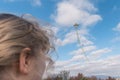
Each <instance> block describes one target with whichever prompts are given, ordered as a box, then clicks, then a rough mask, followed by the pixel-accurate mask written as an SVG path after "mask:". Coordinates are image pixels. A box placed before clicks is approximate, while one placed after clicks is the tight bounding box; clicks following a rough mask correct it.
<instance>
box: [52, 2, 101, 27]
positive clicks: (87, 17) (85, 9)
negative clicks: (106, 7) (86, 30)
mask: <svg viewBox="0 0 120 80" xmlns="http://www.w3.org/2000/svg"><path fill="white" fill-rule="evenodd" d="M96 11H97V9H96V8H95V7H94V5H93V4H91V3H90V2H89V0H63V1H62V2H60V3H58V5H57V10H56V13H55V14H54V15H53V18H54V20H55V21H56V23H58V24H60V25H63V26H72V25H73V24H75V23H79V24H81V25H82V26H85V27H86V26H90V25H92V24H95V23H97V22H98V21H100V20H102V18H101V16H100V15H97V14H95V12H96Z"/></svg>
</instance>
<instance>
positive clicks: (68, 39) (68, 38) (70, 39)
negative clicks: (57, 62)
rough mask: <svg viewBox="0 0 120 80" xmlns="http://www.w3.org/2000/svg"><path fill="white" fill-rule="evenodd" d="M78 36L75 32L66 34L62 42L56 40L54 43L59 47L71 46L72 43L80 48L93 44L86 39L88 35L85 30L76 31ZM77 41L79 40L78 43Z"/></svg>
mask: <svg viewBox="0 0 120 80" xmlns="http://www.w3.org/2000/svg"><path fill="white" fill-rule="evenodd" d="M78 34H79V35H77V34H76V31H71V32H68V33H67V34H66V35H65V37H64V39H63V40H61V39H58V40H57V42H56V43H57V45H61V46H64V45H67V44H72V43H78V44H79V45H80V46H83V45H84V46H87V45H91V44H93V42H92V41H90V40H89V39H88V38H87V37H86V35H88V32H87V31H86V30H83V29H81V30H78ZM77 36H79V37H77ZM78 39H79V40H80V43H79V41H78Z"/></svg>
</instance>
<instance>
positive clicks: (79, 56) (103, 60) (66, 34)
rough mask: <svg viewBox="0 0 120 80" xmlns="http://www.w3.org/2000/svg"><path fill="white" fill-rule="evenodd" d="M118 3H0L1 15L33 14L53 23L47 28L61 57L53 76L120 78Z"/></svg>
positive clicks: (96, 0) (55, 0) (78, 0)
mask: <svg viewBox="0 0 120 80" xmlns="http://www.w3.org/2000/svg"><path fill="white" fill-rule="evenodd" d="M119 4H120V0H0V13H12V14H15V15H19V16H22V15H23V14H31V15H32V16H34V17H35V18H36V19H38V20H40V21H42V22H41V23H40V24H42V23H46V24H48V23H49V24H50V25H49V26H48V25H46V26H47V27H49V28H50V29H52V30H53V32H54V35H55V37H56V39H55V41H54V44H55V46H56V52H57V55H58V57H57V59H56V60H55V70H54V73H59V72H60V71H61V70H67V71H70V74H71V75H76V74H77V73H79V72H80V73H83V74H84V75H86V76H91V75H107V76H119V77H120V61H119V59H120V49H119V47H120V14H119V13H120V5H119ZM75 23H77V24H79V26H78V28H77V31H76V28H75V27H74V26H73V25H74V24H75ZM76 32H78V35H77V34H76ZM77 36H78V37H77ZM78 40H80V43H79V41H78ZM53 55H56V54H53Z"/></svg>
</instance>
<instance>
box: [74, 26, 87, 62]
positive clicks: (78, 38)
mask: <svg viewBox="0 0 120 80" xmlns="http://www.w3.org/2000/svg"><path fill="white" fill-rule="evenodd" d="M75 29H76V34H77V40H78V43H79V45H80V46H82V47H83V46H84V45H83V44H82V43H81V41H80V36H79V32H78V28H77V27H75ZM82 47H81V50H82V52H83V54H84V56H85V57H86V59H87V60H88V61H89V59H88V57H87V55H86V53H85V50H84V49H83V48H82Z"/></svg>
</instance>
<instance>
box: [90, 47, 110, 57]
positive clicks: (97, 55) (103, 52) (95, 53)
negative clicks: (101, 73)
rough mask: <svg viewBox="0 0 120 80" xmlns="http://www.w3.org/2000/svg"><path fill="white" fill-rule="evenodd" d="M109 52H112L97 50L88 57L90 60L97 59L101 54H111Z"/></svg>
mask: <svg viewBox="0 0 120 80" xmlns="http://www.w3.org/2000/svg"><path fill="white" fill-rule="evenodd" d="M111 51H112V50H111V49H109V48H104V49H99V50H96V51H93V52H91V54H90V56H91V57H92V58H99V57H101V56H102V55H103V54H105V53H109V52H111Z"/></svg>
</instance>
